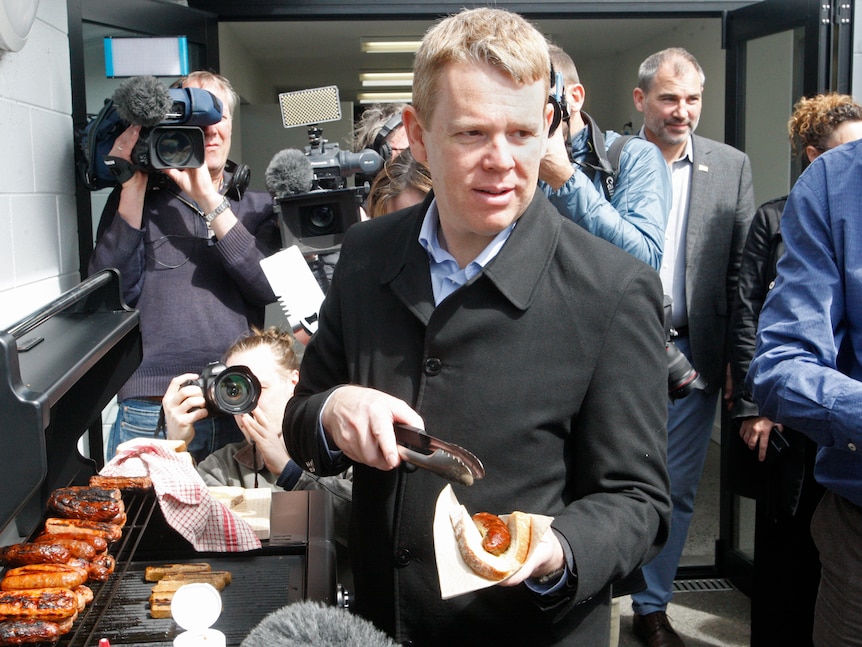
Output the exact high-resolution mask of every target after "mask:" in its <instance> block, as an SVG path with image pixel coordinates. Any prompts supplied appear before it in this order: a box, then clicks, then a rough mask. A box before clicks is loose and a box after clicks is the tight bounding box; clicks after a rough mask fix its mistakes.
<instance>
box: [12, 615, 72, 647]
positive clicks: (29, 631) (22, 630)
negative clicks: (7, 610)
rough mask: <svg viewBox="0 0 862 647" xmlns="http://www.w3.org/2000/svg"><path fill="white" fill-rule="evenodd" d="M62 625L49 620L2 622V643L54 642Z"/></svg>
mask: <svg viewBox="0 0 862 647" xmlns="http://www.w3.org/2000/svg"><path fill="white" fill-rule="evenodd" d="M59 637H60V627H59V626H58V625H57V623H56V622H49V621H47V620H7V621H6V622H0V645H27V644H30V643H49V642H54V641H55V640H57V639H58V638H59Z"/></svg>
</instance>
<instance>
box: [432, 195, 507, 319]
mask: <svg viewBox="0 0 862 647" xmlns="http://www.w3.org/2000/svg"><path fill="white" fill-rule="evenodd" d="M516 224H517V221H515V222H513V223H512V224H511V225H509V226H508V227H506V228H505V229H504V230H503V231H501V232H500V233H499V234H497V235H496V236H495V237H494V239H493V240H492V241H491V242H490V243H488V246H487V247H486V248H485V249H483V250H482V252H481V253H480V254H479V255H478V256H477V257H476V258H474V259H473V260H472V261H471V262H470V263H468V264H467V266H466V267H464V268H463V269H462V268H461V267H460V266H459V265H458V262H457V261H456V260H455V258H454V257H453V256H452V254H450V253H449V252H448V251H446V250H445V249H443V248H442V247H441V245H440V239H439V238H438V236H437V231H438V229H439V227H440V215H439V213H438V211H437V199H436V198H435V199H434V200H432V201H431V205H430V206H429V207H428V211H427V212H426V213H425V219H424V220H423V221H422V228H421V229H420V230H419V244H420V245H422V247H424V248H425V251H426V252H428V260H429V262H430V269H431V288H432V289H433V291H434V304H435V305H440V302H441V301H443V299H445V298H446V297H448V296H449V295H450V294H452V293H453V292H454V291H455V290H457V289H458V288H460V287H461V286H462V285H464V284H465V283H467V281H469V280H470V279H472V278H473V277H474V276H476V275H477V274H479V273H480V272H481V271H482V270H483V269H484V268H485V266H486V265H487V264H488V263H490V262H491V261H492V260H493V259H494V257H495V256H496V255H497V254H498V253H499V252H500V249H502V247H503V244H504V243H505V242H506V241H507V240H508V239H509V234H511V233H512V230H513V229H514V228H515V225H516Z"/></svg>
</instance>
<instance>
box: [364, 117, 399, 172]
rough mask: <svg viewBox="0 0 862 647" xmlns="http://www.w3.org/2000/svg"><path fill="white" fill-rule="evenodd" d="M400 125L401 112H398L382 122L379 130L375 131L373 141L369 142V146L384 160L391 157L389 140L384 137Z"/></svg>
mask: <svg viewBox="0 0 862 647" xmlns="http://www.w3.org/2000/svg"><path fill="white" fill-rule="evenodd" d="M400 125H401V113H400V112H398V113H396V114H394V115H392V116H391V117H389V119H388V120H387V121H386V123H385V124H383V127H382V128H381V129H380V132H378V133H377V136H376V137H375V138H374V142H373V143H372V144H371V148H372V149H373V150H374V151H376V152H377V154H378V155H380V157H382V158H383V161H384V162H386V161H387V160H389V159H390V158H391V157H392V146H390V145H389V142H388V141H386V138H387V137H388V136H389V133H391V132H392V131H393V130H395V129H396V128H398V127H399V126H400Z"/></svg>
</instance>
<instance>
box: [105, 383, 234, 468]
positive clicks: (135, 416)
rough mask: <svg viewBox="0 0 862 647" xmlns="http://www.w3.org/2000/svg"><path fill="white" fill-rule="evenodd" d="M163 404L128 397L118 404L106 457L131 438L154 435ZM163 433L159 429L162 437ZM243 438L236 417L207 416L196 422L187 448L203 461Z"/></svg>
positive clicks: (195, 457)
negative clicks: (216, 451) (192, 436)
mask: <svg viewBox="0 0 862 647" xmlns="http://www.w3.org/2000/svg"><path fill="white" fill-rule="evenodd" d="M160 409H161V404H160V403H158V402H154V401H150V400H135V399H128V400H123V401H122V402H120V403H119V406H118V408H117V417H116V419H115V420H114V426H113V427H111V432H110V435H109V436H108V447H107V450H106V459H107V460H110V459H111V458H113V456H114V454H116V453H117V446H118V445H119V444H120V443H123V442H125V441H127V440H131V439H132V438H153V437H154V436H155V432H156V427H157V426H158V423H159V410H160ZM162 434H163V432H160V433H159V435H160V436H161V435H162ZM243 439H244V437H243V435H242V432H241V431H240V430H239V427H237V426H236V422H235V421H234V419H233V416H225V415H222V416H212V415H210V416H208V417H206V418H204V419H203V420H198V421H197V422H196V423H195V437H194V438H193V439H192V441H191V443H189V446H188V451H189V453H190V454H191V455H192V458H194V459H195V462H198V463H199V462H200V461H202V460H203V459H204V458H206V457H207V456H209V455H210V454H211V453H212V452H214V451H215V450H216V449H219V448H221V447H224V446H225V445H227V444H229V443H236V442H239V441H241V440H243Z"/></svg>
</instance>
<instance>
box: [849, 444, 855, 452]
mask: <svg viewBox="0 0 862 647" xmlns="http://www.w3.org/2000/svg"><path fill="white" fill-rule="evenodd" d="M847 449H849V450H850V451H851V452H855V451H856V443H847Z"/></svg>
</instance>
